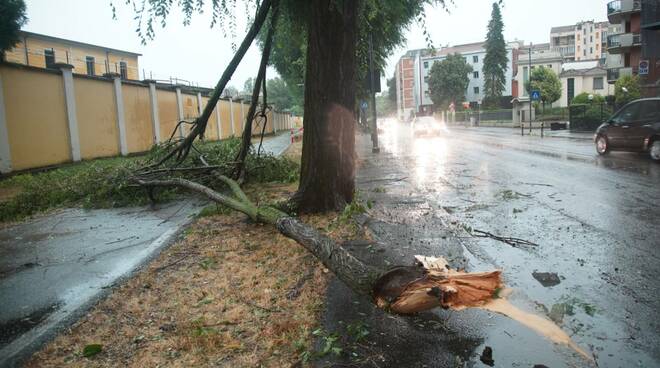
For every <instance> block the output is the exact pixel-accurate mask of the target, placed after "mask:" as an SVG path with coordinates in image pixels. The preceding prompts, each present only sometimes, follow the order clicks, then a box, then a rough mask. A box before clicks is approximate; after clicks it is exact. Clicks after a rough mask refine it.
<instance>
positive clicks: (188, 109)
mask: <svg viewBox="0 0 660 368" xmlns="http://www.w3.org/2000/svg"><path fill="white" fill-rule="evenodd" d="M181 103H182V104H183V118H184V119H185V120H186V121H193V120H195V118H197V116H199V111H197V95H189V94H186V93H183V92H182V93H181ZM191 127H192V125H190V124H184V125H183V132H184V134H188V132H190V129H191Z"/></svg>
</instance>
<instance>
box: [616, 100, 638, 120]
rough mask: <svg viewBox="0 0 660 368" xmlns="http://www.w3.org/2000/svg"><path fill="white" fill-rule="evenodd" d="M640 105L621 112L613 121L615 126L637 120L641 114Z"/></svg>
mask: <svg viewBox="0 0 660 368" xmlns="http://www.w3.org/2000/svg"><path fill="white" fill-rule="evenodd" d="M639 105H640V104H639V103H634V104H632V105H630V106H628V107H626V108H624V109H623V110H621V112H619V113H618V114H617V115H616V116H615V117H614V118H612V121H613V122H614V123H615V124H626V123H631V122H633V121H635V120H637V116H638V114H639Z"/></svg>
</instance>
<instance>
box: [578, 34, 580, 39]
mask: <svg viewBox="0 0 660 368" xmlns="http://www.w3.org/2000/svg"><path fill="white" fill-rule="evenodd" d="M578 41H580V34H579V33H578Z"/></svg>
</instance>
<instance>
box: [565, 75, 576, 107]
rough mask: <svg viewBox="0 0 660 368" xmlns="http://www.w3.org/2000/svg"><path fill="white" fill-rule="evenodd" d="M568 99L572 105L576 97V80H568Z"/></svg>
mask: <svg viewBox="0 0 660 368" xmlns="http://www.w3.org/2000/svg"><path fill="white" fill-rule="evenodd" d="M566 95H567V96H566V97H567V99H568V104H569V105H570V104H571V102H572V101H573V98H574V97H575V78H568V80H567V88H566Z"/></svg>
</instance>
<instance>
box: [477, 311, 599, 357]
mask: <svg viewBox="0 0 660 368" xmlns="http://www.w3.org/2000/svg"><path fill="white" fill-rule="evenodd" d="M478 308H479V309H484V310H487V311H490V312H495V313H499V314H502V315H504V316H507V317H509V318H511V319H513V320H515V321H517V322H519V323H521V324H523V325H524V326H526V327H527V328H529V329H531V330H534V331H535V332H537V333H538V334H540V335H542V336H545V337H546V338H548V339H550V340H551V341H552V342H554V343H557V344H564V345H567V346H569V347H571V348H572V349H573V350H575V351H576V352H578V353H579V354H580V355H582V356H584V357H585V358H587V359H588V360H589V361H593V358H592V357H591V356H590V355H589V354H587V353H586V352H585V351H584V350H582V349H581V348H580V347H579V346H578V345H577V344H576V343H575V342H573V340H571V337H570V336H568V334H567V333H566V332H564V331H563V330H562V329H561V328H559V326H557V325H556V324H554V323H553V322H552V321H550V320H548V319H545V318H543V317H541V316H537V315H535V314H532V313H528V312H525V311H523V310H520V309H519V308H518V307H516V306H514V305H513V304H511V303H510V302H509V301H508V300H506V299H502V298H500V299H493V300H492V301H490V302H488V303H487V304H484V305H482V306H481V307H478Z"/></svg>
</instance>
